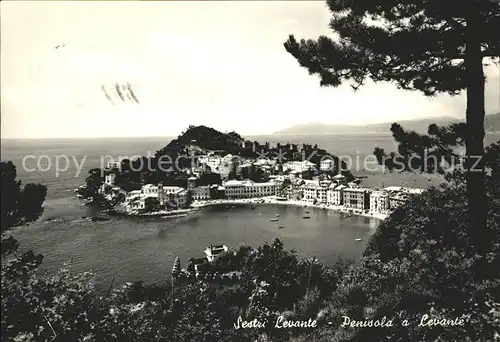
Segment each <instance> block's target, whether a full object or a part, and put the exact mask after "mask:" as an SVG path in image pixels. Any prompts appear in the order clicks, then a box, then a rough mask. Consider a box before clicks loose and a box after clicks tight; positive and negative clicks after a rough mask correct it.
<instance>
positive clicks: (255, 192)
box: [224, 180, 280, 199]
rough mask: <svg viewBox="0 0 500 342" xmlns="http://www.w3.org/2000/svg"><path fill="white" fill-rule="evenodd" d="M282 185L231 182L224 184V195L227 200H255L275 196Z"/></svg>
mask: <svg viewBox="0 0 500 342" xmlns="http://www.w3.org/2000/svg"><path fill="white" fill-rule="evenodd" d="M279 187H280V185H279V184H278V183H275V182H266V183H254V182H251V181H237V180H230V181H227V182H225V183H224V193H225V195H226V197H227V198H230V199H237V198H253V197H266V196H275V195H277V194H278V190H279Z"/></svg>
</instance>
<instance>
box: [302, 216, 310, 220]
mask: <svg viewBox="0 0 500 342" xmlns="http://www.w3.org/2000/svg"><path fill="white" fill-rule="evenodd" d="M302 218H303V219H310V218H311V216H303V217H302Z"/></svg>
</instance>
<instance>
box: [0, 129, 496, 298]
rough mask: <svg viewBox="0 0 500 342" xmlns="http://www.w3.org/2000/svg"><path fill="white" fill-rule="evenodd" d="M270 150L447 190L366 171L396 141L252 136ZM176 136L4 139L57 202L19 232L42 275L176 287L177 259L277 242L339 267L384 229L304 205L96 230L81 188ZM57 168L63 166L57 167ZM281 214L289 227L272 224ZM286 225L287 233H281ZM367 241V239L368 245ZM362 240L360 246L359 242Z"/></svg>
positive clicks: (431, 182)
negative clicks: (291, 147)
mask: <svg viewBox="0 0 500 342" xmlns="http://www.w3.org/2000/svg"><path fill="white" fill-rule="evenodd" d="M245 138H246V139H249V140H251V141H259V142H260V143H264V142H269V143H270V144H271V145H275V144H276V143H287V142H289V143H298V144H300V143H308V144H311V145H315V144H317V145H318V147H320V148H323V149H325V150H327V151H328V152H329V153H331V154H332V155H336V156H341V157H342V158H343V159H344V160H347V159H349V160H352V161H353V166H354V170H353V169H351V170H352V171H353V174H354V175H355V176H359V177H363V182H362V184H364V185H367V186H390V185H403V186H412V187H419V188H427V187H430V186H436V185H438V184H439V183H441V182H443V179H442V178H441V177H440V176H436V175H422V174H414V173H390V172H387V171H386V170H383V169H382V168H381V167H374V166H373V165H372V166H371V167H370V168H367V167H365V166H366V165H365V164H363V163H359V162H358V163H356V160H364V159H365V158H367V156H370V155H371V154H372V152H373V150H374V148H375V147H376V146H377V147H381V148H384V149H385V150H386V151H396V150H397V146H396V145H395V143H394V141H393V138H392V136H391V135H390V134H382V133H373V134H367V133H363V134H325V135H307V136H305V135H266V136H246V137H245ZM171 139H172V137H154V138H106V139H104V138H103V139H39V140H2V144H1V145H2V146H1V153H2V161H6V160H10V161H12V162H13V163H14V164H15V165H16V166H17V173H18V179H19V180H21V181H22V182H23V183H41V184H44V185H46V186H47V188H48V194H47V199H46V201H45V203H44V208H45V210H44V213H43V215H42V217H41V218H40V219H39V220H38V221H36V222H34V223H32V224H29V225H27V226H24V227H18V228H16V229H14V230H13V231H12V232H11V233H12V234H13V235H14V236H15V237H16V238H17V239H18V240H19V242H20V243H21V250H22V251H27V250H33V251H34V252H35V253H41V254H43V255H44V262H43V264H42V267H41V272H48V273H52V272H55V271H56V270H57V269H59V268H60V267H61V266H63V265H64V264H68V265H69V267H71V270H72V271H75V272H81V271H93V272H94V273H95V275H96V284H97V287H98V291H103V290H104V289H106V288H107V287H108V286H109V284H110V283H111V281H112V280H113V279H114V284H115V285H116V286H119V285H120V284H123V283H125V282H133V281H144V282H145V283H162V282H168V281H169V279H170V273H171V270H172V265H173V261H174V259H175V257H176V256H178V257H179V258H180V260H181V265H182V267H185V266H186V264H187V262H188V259H189V258H191V257H202V256H204V253H203V251H204V249H205V248H206V247H207V246H209V245H211V244H214V245H215V244H224V245H226V246H228V247H229V248H237V247H238V246H240V245H242V244H247V245H250V246H253V247H257V246H260V245H262V244H264V243H266V242H267V243H272V241H273V240H274V239H275V238H279V239H281V240H282V241H283V242H284V245H285V248H287V249H292V248H293V249H294V250H296V252H297V255H298V256H299V257H302V258H311V257H316V258H317V259H319V260H320V261H322V262H323V263H325V264H326V265H332V264H333V263H334V262H335V261H336V260H337V259H338V258H339V257H340V258H344V259H355V258H357V257H358V256H359V255H361V253H362V252H363V250H364V248H365V247H366V243H367V241H368V239H369V237H370V235H371V234H373V232H374V231H375V230H376V227H377V225H378V223H379V221H377V220H376V219H373V218H367V217H359V216H354V215H353V216H350V217H348V216H346V215H345V214H342V213H339V212H335V211H330V210H322V209H314V208H307V210H309V211H310V216H311V218H310V219H308V220H306V219H303V218H302V217H303V215H304V210H306V209H305V208H303V207H297V206H284V205H273V204H262V205H258V206H257V207H256V209H254V210H251V208H250V207H249V206H246V205H243V206H217V207H207V208H203V209H200V210H199V211H196V212H194V213H191V214H189V215H186V216H183V217H176V218H148V219H137V218H111V220H109V221H103V222H90V221H89V220H88V219H87V217H89V216H92V215H94V214H95V212H92V209H90V208H88V207H86V206H84V205H83V203H81V202H80V201H79V200H78V199H77V198H76V197H75V194H74V190H75V189H76V188H77V187H78V186H79V185H82V184H83V183H84V180H85V177H86V176H87V173H88V170H90V169H91V168H95V167H101V166H102V165H105V164H106V163H107V162H108V161H112V160H115V161H117V160H119V159H120V158H123V157H124V156H126V157H133V156H147V155H154V153H155V152H156V151H157V150H159V149H160V148H162V147H164V146H165V145H167V144H168V143H169V141H170V140H171ZM498 140H500V134H489V135H487V136H486V144H490V143H492V142H495V141H498ZM56 166H57V167H56ZM277 214H279V222H271V221H270V219H271V218H275V217H276V216H277ZM278 225H280V226H283V227H284V228H282V229H279V228H278ZM359 239H361V241H359ZM356 240H358V241H356Z"/></svg>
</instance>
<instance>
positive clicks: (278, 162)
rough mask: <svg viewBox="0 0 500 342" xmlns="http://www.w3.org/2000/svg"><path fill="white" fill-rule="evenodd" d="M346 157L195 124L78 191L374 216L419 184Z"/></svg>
mask: <svg viewBox="0 0 500 342" xmlns="http://www.w3.org/2000/svg"><path fill="white" fill-rule="evenodd" d="M359 183H360V180H359V179H355V177H354V176H353V175H352V174H351V172H350V171H349V170H347V168H346V165H345V163H344V162H343V161H340V160H339V158H338V157H336V156H334V155H331V154H329V153H328V152H327V151H325V150H323V149H321V148H319V147H318V146H316V145H315V146H312V145H308V144H301V145H299V144H279V143H278V144H276V145H275V146H271V145H270V144H269V143H268V142H265V143H259V142H257V141H249V140H245V139H243V138H242V137H241V136H240V135H239V134H238V133H235V132H230V133H222V132H219V131H217V130H215V129H213V128H209V127H205V126H190V127H189V128H188V129H187V130H186V131H185V132H183V133H182V134H181V135H179V136H178V137H177V138H176V139H174V140H172V141H171V142H170V143H169V144H168V145H167V146H165V147H163V148H162V149H160V150H158V151H157V152H156V154H155V155H154V157H151V158H147V157H142V158H137V159H134V160H128V159H122V160H111V161H108V162H107V164H106V165H105V166H104V167H103V168H102V169H92V170H90V171H89V176H88V177H87V179H86V184H85V185H82V186H81V187H80V188H79V189H77V195H78V197H80V198H84V199H86V200H87V201H89V202H90V203H94V204H98V205H100V206H101V207H103V208H104V209H105V210H108V211H113V212H115V213H121V214H124V215H134V216H137V215H138V216H150V215H161V216H172V215H184V214H186V213H188V212H189V211H190V210H191V209H193V208H197V207H201V206H205V205H212V204H216V203H228V202H229V203H238V202H239V203H264V202H265V203H280V204H294V205H297V204H298V205H303V206H316V207H320V208H325V209H334V210H340V211H345V212H347V213H349V214H359V215H365V216H371V217H376V218H385V217H386V215H387V214H388V213H389V212H390V211H391V210H393V209H394V208H396V207H398V206H399V205H401V204H402V203H404V202H405V201H406V200H407V199H408V198H409V196H411V195H412V194H415V193H420V192H422V190H421V189H412V188H402V187H388V188H384V189H379V188H367V187H362V186H360V185H359Z"/></svg>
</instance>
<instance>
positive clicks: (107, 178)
mask: <svg viewBox="0 0 500 342" xmlns="http://www.w3.org/2000/svg"><path fill="white" fill-rule="evenodd" d="M115 179H116V175H115V174H114V173H110V174H109V175H106V176H104V183H105V184H107V185H110V186H113V185H115Z"/></svg>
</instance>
